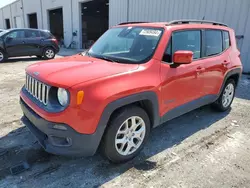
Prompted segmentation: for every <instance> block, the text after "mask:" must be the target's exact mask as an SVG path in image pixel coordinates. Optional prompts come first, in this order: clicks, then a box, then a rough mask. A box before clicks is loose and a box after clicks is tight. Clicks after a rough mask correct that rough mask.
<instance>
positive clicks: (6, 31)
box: [0, 30, 9, 37]
mask: <svg viewBox="0 0 250 188" xmlns="http://www.w3.org/2000/svg"><path fill="white" fill-rule="evenodd" d="M8 32H9V31H8V30H2V31H1V32H0V37H1V36H3V35H4V34H6V33H8Z"/></svg>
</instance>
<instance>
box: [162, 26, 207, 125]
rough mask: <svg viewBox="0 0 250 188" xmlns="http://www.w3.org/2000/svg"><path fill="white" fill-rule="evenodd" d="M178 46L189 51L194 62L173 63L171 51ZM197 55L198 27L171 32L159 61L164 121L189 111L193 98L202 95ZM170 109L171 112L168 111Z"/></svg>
mask: <svg viewBox="0 0 250 188" xmlns="http://www.w3.org/2000/svg"><path fill="white" fill-rule="evenodd" d="M179 50H188V51H192V52H193V53H194V56H193V62H192V63H190V64H181V65H179V66H172V65H171V64H173V63H172V57H173V54H174V53H175V52H176V51H179ZM200 57H201V31H200V30H185V31H176V32H174V33H173V34H172V37H171V39H170V41H169V44H168V47H167V49H166V51H165V54H164V57H163V62H162V64H161V83H162V85H161V96H162V97H161V104H162V105H161V106H162V109H161V112H162V113H163V114H162V116H163V115H166V119H165V117H164V118H163V119H164V121H167V120H169V119H172V118H174V117H177V116H179V115H182V114H183V113H186V111H190V110H189V109H192V107H193V106H194V104H193V103H195V101H196V99H198V98H200V97H201V96H202V93H203V92H202V90H203V84H202V80H201V79H200V76H199V74H200V73H199V70H200V67H201V66H202V62H201V61H199V58H200ZM172 110H174V111H172ZM171 111H172V112H171ZM169 112H170V114H171V115H170V116H168V115H167V114H169Z"/></svg>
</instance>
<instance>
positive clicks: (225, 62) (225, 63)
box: [222, 60, 230, 65]
mask: <svg viewBox="0 0 250 188" xmlns="http://www.w3.org/2000/svg"><path fill="white" fill-rule="evenodd" d="M229 63H230V62H229V61H227V60H224V61H223V63H222V65H228V64H229Z"/></svg>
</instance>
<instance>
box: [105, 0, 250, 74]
mask: <svg viewBox="0 0 250 188" xmlns="http://www.w3.org/2000/svg"><path fill="white" fill-rule="evenodd" d="M203 18H205V19H206V20H214V21H220V22H224V23H226V24H228V25H229V26H230V27H232V28H233V29H234V30H235V32H236V35H237V36H244V39H238V47H239V49H240V50H241V58H242V61H243V66H244V72H250V32H249V31H250V0H110V26H112V25H115V24H118V23H120V22H126V21H169V20H176V19H203Z"/></svg>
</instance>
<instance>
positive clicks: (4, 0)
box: [0, 0, 15, 8]
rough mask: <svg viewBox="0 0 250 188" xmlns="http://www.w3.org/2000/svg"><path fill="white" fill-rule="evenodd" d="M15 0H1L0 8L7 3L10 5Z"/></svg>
mask: <svg viewBox="0 0 250 188" xmlns="http://www.w3.org/2000/svg"><path fill="white" fill-rule="evenodd" d="M14 1H15V0H0V8H2V7H3V6H5V5H8V4H10V3H12V2H14Z"/></svg>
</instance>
